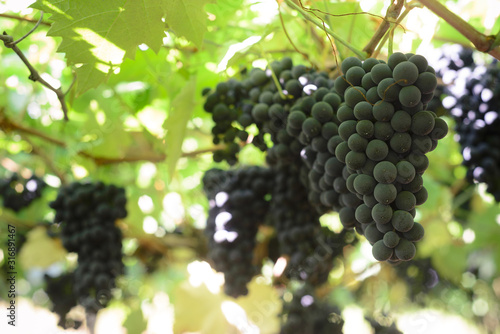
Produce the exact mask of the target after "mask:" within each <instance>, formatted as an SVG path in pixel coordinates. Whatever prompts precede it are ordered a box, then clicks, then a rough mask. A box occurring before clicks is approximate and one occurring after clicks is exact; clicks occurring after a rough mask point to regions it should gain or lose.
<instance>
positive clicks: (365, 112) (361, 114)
mask: <svg viewBox="0 0 500 334" xmlns="http://www.w3.org/2000/svg"><path fill="white" fill-rule="evenodd" d="M354 116H355V117H356V118H357V119H358V120H360V121H362V120H364V119H367V120H372V119H373V113H372V105H371V104H370V103H368V102H366V101H361V102H359V103H358V104H356V106H354Z"/></svg>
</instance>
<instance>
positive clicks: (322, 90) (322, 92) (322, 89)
mask: <svg viewBox="0 0 500 334" xmlns="http://www.w3.org/2000/svg"><path fill="white" fill-rule="evenodd" d="M328 93H330V90H329V89H328V88H326V87H320V88H318V89H316V91H315V92H314V99H315V100H316V101H317V102H324V101H322V100H323V97H325V95H326V94H328ZM330 107H331V106H330Z"/></svg>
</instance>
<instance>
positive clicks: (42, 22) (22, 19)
mask: <svg viewBox="0 0 500 334" xmlns="http://www.w3.org/2000/svg"><path fill="white" fill-rule="evenodd" d="M0 17H4V18H6V19H12V20H18V21H24V22H31V23H38V22H40V20H35V19H30V18H28V17H22V16H15V15H10V14H5V13H2V14H0ZM40 24H41V25H44V26H48V27H50V26H51V24H50V23H48V22H44V21H41V22H40Z"/></svg>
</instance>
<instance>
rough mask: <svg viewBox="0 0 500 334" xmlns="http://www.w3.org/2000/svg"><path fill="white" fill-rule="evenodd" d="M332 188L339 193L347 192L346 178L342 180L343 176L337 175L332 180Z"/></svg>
mask: <svg viewBox="0 0 500 334" xmlns="http://www.w3.org/2000/svg"><path fill="white" fill-rule="evenodd" d="M333 189H334V190H335V191H336V192H337V193H339V194H343V193H346V192H347V185H346V180H344V178H343V177H337V178H335V180H334V181H333Z"/></svg>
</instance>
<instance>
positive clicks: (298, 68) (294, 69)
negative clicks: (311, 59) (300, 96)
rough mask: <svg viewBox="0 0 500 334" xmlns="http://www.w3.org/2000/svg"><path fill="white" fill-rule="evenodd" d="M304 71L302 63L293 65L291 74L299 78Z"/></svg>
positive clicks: (305, 70)
mask: <svg viewBox="0 0 500 334" xmlns="http://www.w3.org/2000/svg"><path fill="white" fill-rule="evenodd" d="M306 72H307V68H306V67H305V66H304V65H295V66H294V67H292V76H293V77H294V78H295V79H298V78H300V77H301V76H302V75H304V74H305V73H306Z"/></svg>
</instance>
